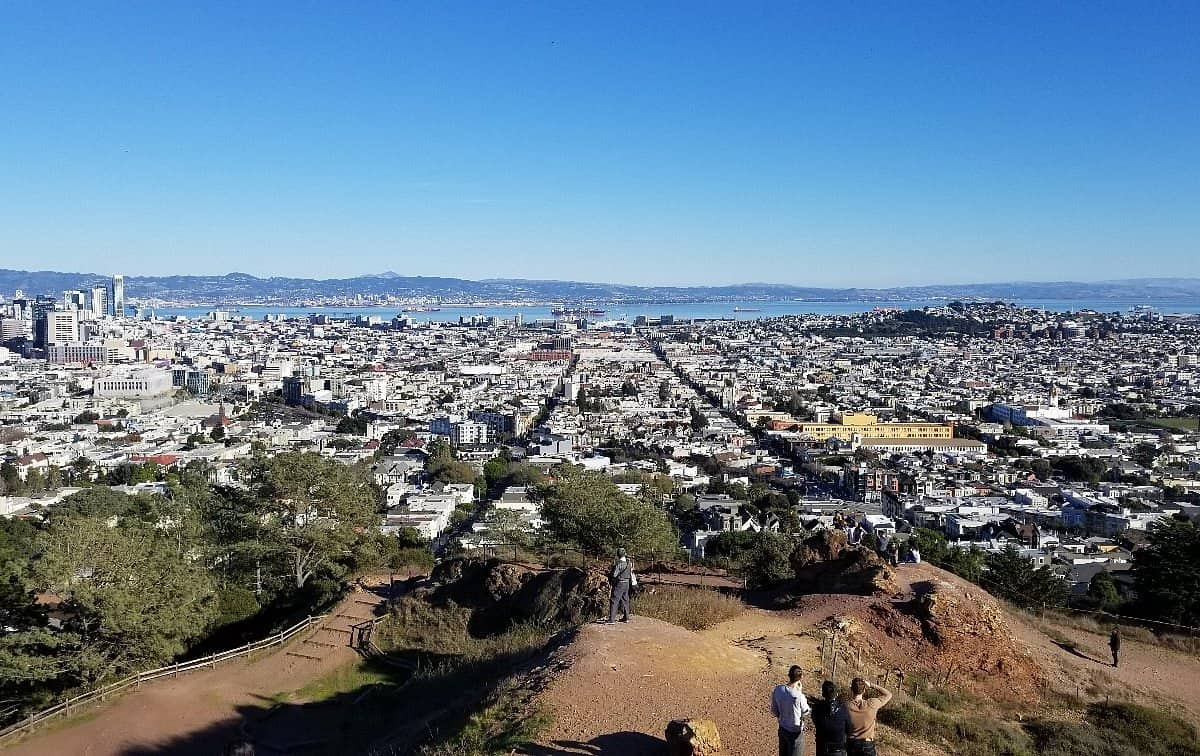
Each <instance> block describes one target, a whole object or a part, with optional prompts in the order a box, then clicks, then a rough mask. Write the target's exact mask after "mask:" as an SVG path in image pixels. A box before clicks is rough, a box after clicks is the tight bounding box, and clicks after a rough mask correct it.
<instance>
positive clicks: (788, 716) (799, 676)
mask: <svg viewBox="0 0 1200 756" xmlns="http://www.w3.org/2000/svg"><path fill="white" fill-rule="evenodd" d="M803 682H804V670H803V669H801V668H800V667H799V666H797V665H795V664H793V665H792V666H791V668H790V669H788V681H787V682H786V683H783V684H781V685H776V686H775V690H773V691H771V715H772V716H774V717H775V719H777V720H779V756H804V715H805V714H809V713H810V712H811V711H812V710H811V709H810V708H809V706H808V698H807V697H805V695H804V691H802V690H801V689H800V686H801V684H802V683H803Z"/></svg>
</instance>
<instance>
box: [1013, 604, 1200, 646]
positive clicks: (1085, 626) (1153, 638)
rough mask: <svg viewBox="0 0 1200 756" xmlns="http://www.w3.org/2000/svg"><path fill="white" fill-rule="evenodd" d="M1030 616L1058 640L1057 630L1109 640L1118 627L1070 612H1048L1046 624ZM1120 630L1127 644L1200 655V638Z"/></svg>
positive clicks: (1135, 627)
mask: <svg viewBox="0 0 1200 756" xmlns="http://www.w3.org/2000/svg"><path fill="white" fill-rule="evenodd" d="M1029 616H1031V617H1033V618H1034V623H1035V624H1036V625H1037V626H1038V627H1039V629H1041V630H1042V632H1044V633H1046V635H1048V636H1050V638H1051V639H1053V640H1055V641H1057V640H1058V639H1059V638H1061V637H1062V636H1061V634H1060V633H1057V632H1056V631H1055V629H1054V628H1055V627H1059V628H1067V629H1070V630H1081V631H1083V632H1085V633H1091V634H1093V635H1100V636H1104V637H1107V636H1108V634H1109V633H1111V632H1112V628H1113V626H1114V624H1115V623H1114V622H1112V621H1111V620H1098V619H1096V618H1094V617H1090V616H1081V615H1077V614H1071V613H1069V612H1047V613H1046V618H1045V621H1042V619H1041V617H1039V616H1037V615H1029ZM1120 627H1121V637H1122V638H1123V639H1125V640H1127V641H1134V642H1136V643H1147V644H1150V645H1154V646H1162V647H1164V648H1169V649H1171V650H1172V651H1179V652H1180V653H1184V654H1191V655H1193V656H1200V638H1192V637H1188V636H1186V635H1175V634H1172V633H1162V634H1158V633H1155V632H1154V631H1152V630H1149V629H1147V628H1144V627H1142V626H1140V625H1126V624H1122V625H1120Z"/></svg>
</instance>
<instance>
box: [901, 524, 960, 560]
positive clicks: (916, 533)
mask: <svg viewBox="0 0 1200 756" xmlns="http://www.w3.org/2000/svg"><path fill="white" fill-rule="evenodd" d="M909 545H910V546H912V547H915V548H916V549H917V550H918V551H920V552H921V559H923V560H925V561H926V562H930V563H932V564H936V565H939V566H940V565H942V563H943V562H945V560H946V555H947V554H948V553H949V551H950V546H949V545H948V544H947V543H946V536H944V535H942V534H941V533H939V532H937V531H936V530H929V529H928V528H914V529H913V533H912V537H911V538H910V539H909Z"/></svg>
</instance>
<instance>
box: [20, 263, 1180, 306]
mask: <svg viewBox="0 0 1200 756" xmlns="http://www.w3.org/2000/svg"><path fill="white" fill-rule="evenodd" d="M112 272H116V271H111V272H110V273H107V274H101V273H67V272H57V271H27V270H10V269H0V293H3V294H5V295H7V294H10V293H11V292H13V291H15V290H17V289H21V290H23V291H24V292H25V293H26V294H30V295H32V294H41V293H49V294H54V295H57V294H59V293H60V292H62V291H64V290H67V289H78V288H85V287H89V286H94V285H98V284H103V283H105V282H106V281H107V280H108V277H109V275H111V273H112ZM127 273H129V274H130V275H127V276H126V278H125V291H126V294H127V296H128V297H130V298H131V299H134V300H163V301H168V302H178V303H197V304H204V305H216V304H229V305H233V304H244V305H249V304H278V303H280V302H285V301H287V302H290V301H300V300H312V301H320V300H324V299H338V300H339V301H345V300H349V299H352V298H353V297H355V296H356V295H359V294H361V295H364V296H370V295H393V296H397V297H402V298H406V299H439V300H441V301H446V302H470V301H516V300H519V301H531V302H583V301H587V302H628V303H652V302H700V301H735V300H740V301H745V300H760V301H770V300H781V301H783V300H795V299H802V300H817V301H841V302H850V301H855V302H857V301H880V302H887V301H893V302H896V301H913V300H924V299H1013V298H1016V299H1031V298H1033V299H1063V300H1072V299H1079V300H1083V299H1088V300H1095V299H1099V300H1112V301H1114V302H1121V301H1170V300H1191V299H1195V298H1196V297H1197V296H1200V279H1197V278H1136V279H1127V280H1120V281H1094V282H1078V281H1054V282H997V283H977V284H946V285H930V286H902V287H893V288H882V289H867V288H822V287H814V286H797V285H788V284H777V283H742V284H730V285H725V286H634V285H629V284H616V283H590V282H583V281H553V280H529V279H488V280H478V281H476V280H468V279H463V278H449V277H440V276H439V277H433V276H401V275H397V274H395V273H392V272H390V271H389V272H387V273H381V274H376V275H362V276H355V277H353V278H331V279H311V278H295V277H285V276H270V277H259V276H253V275H249V274H247V273H228V274H225V275H205V276H185V275H177V276H139V275H136V271H127Z"/></svg>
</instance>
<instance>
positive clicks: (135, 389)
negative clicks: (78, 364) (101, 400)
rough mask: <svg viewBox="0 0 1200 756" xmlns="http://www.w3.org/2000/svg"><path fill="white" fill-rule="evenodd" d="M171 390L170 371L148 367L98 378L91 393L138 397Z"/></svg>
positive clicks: (121, 397) (102, 395)
mask: <svg viewBox="0 0 1200 756" xmlns="http://www.w3.org/2000/svg"><path fill="white" fill-rule="evenodd" d="M172 390H174V387H173V386H172V383H171V371H169V370H157V369H154V368H149V369H145V370H134V371H130V372H129V373H126V374H124V375H114V376H109V377H107V378H100V379H98V380H97V381H96V382H95V384H93V390H92V393H93V395H94V396H96V397H110V398H117V399H140V398H144V397H151V396H162V395H164V394H169V393H171V391H172Z"/></svg>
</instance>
